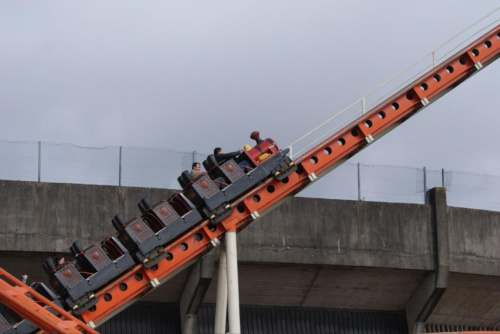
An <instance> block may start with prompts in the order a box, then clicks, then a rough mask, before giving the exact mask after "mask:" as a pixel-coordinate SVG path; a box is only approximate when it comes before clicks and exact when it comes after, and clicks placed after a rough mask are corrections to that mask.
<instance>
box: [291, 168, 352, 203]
mask: <svg viewBox="0 0 500 334" xmlns="http://www.w3.org/2000/svg"><path fill="white" fill-rule="evenodd" d="M357 184H358V167H357V165H356V164H353V163H348V162H346V163H344V164H342V165H340V166H338V167H337V168H335V169H334V170H332V171H331V172H330V173H328V174H327V175H325V176H323V177H322V178H321V179H319V180H317V181H315V182H314V183H312V184H311V185H310V186H309V187H307V188H306V189H304V190H302V191H301V192H299V193H298V194H297V196H298V197H310V198H330V199H346V200H353V201H355V200H357V199H358V189H357V187H356V185H357Z"/></svg>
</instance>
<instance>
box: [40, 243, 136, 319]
mask: <svg viewBox="0 0 500 334" xmlns="http://www.w3.org/2000/svg"><path fill="white" fill-rule="evenodd" d="M70 250H71V252H72V253H73V255H75V260H73V261H71V262H67V263H66V264H65V265H64V266H62V267H61V268H58V269H57V268H55V266H54V263H53V261H52V259H51V258H48V259H47V260H46V261H45V262H44V264H43V267H44V269H45V271H47V273H49V275H50V278H49V282H50V284H51V285H52V287H53V288H54V289H55V290H56V292H57V293H58V294H59V296H60V299H61V301H62V302H63V305H64V307H65V308H66V309H72V310H73V312H75V313H76V314H81V313H82V312H83V311H85V310H87V309H89V308H90V307H92V306H94V305H95V304H96V302H97V299H96V298H95V296H94V293H93V292H94V291H96V290H98V289H99V288H100V287H102V286H104V285H105V284H106V283H108V282H110V281H111V280H113V279H114V278H115V277H117V276H119V275H120V274H122V273H123V272H125V271H127V270H128V269H130V268H131V267H133V266H134V265H135V261H134V259H133V258H132V256H131V255H130V254H129V252H128V250H127V249H126V248H125V247H123V245H122V244H121V243H120V242H119V241H118V240H117V239H115V238H114V237H108V238H106V239H105V240H104V241H103V242H102V243H101V245H96V244H94V245H92V246H90V247H88V248H86V249H85V250H84V249H82V246H81V244H80V242H78V241H76V242H74V243H73V245H72V246H71V247H70Z"/></svg>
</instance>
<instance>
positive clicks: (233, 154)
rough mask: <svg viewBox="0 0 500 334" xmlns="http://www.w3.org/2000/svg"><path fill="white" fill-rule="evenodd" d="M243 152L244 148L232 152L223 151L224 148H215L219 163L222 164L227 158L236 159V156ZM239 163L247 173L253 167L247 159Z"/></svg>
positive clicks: (216, 158)
mask: <svg viewBox="0 0 500 334" xmlns="http://www.w3.org/2000/svg"><path fill="white" fill-rule="evenodd" d="M241 152H243V149H240V150H239V151H235V152H231V153H224V152H223V151H222V148H220V147H216V148H215V149H214V157H215V160H216V161H217V163H218V164H219V165H222V164H223V163H224V162H226V161H227V160H229V159H235V158H236V157H238V156H239V155H240V154H241ZM238 165H239V166H240V168H241V170H242V171H243V172H245V173H247V172H248V171H249V170H251V169H252V166H251V165H250V163H249V162H248V161H246V160H241V161H240V162H238Z"/></svg>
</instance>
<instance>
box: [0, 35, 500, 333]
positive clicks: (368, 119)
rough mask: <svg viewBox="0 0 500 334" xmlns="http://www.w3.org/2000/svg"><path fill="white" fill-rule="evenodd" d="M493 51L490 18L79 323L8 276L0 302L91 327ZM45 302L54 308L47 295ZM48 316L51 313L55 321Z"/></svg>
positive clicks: (125, 280) (111, 288) (496, 40)
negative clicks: (484, 28)
mask: <svg viewBox="0 0 500 334" xmlns="http://www.w3.org/2000/svg"><path fill="white" fill-rule="evenodd" d="M499 54H500V26H499V25H496V26H495V27H494V28H493V29H491V30H490V31H488V32H487V33H486V34H484V35H482V36H481V37H479V38H477V39H475V40H474V41H473V42H472V43H471V44H470V45H468V46H466V47H464V48H463V49H461V50H460V51H458V52H456V53H455V54H454V55H452V56H451V57H449V58H448V59H446V60H444V61H443V62H441V63H440V64H439V65H436V64H435V66H433V68H432V69H431V70H429V71H427V72H426V73H424V74H423V75H421V76H419V77H418V78H417V79H416V80H414V81H412V82H411V83H409V84H408V85H406V86H404V87H403V88H402V89H399V90H398V91H397V92H396V93H394V94H392V95H391V96H390V97H388V98H386V99H385V100H383V101H382V102H381V103H379V104H377V105H376V106H374V107H373V108H370V110H368V111H365V110H363V112H362V114H361V116H359V117H357V118H355V119H353V120H352V121H349V123H348V124H347V125H346V126H344V127H343V128H342V129H340V131H337V132H336V133H334V134H332V135H329V136H327V137H325V138H322V139H321V141H318V142H317V143H316V144H315V146H314V147H312V148H311V149H308V150H307V151H306V152H305V153H304V154H302V155H300V156H299V157H298V158H297V159H295V165H296V166H297V171H296V172H294V173H292V174H290V175H289V176H288V177H286V178H285V179H283V180H282V181H278V180H276V179H274V178H269V179H267V180H266V181H264V182H263V183H261V184H260V185H258V186H257V187H256V188H254V189H252V190H250V191H249V192H247V193H246V194H244V195H243V196H241V197H240V198H238V199H237V200H236V201H234V202H233V203H231V206H232V207H233V208H234V210H233V212H232V214H231V215H230V216H228V217H227V218H225V219H224V220H222V221H221V222H220V223H219V224H217V225H212V224H211V223H210V222H209V221H208V220H206V221H204V222H202V223H200V224H199V225H198V226H196V227H195V228H193V229H191V230H190V231H188V232H186V233H185V234H184V235H182V236H181V237H179V238H178V239H177V240H175V241H174V242H172V243H171V244H169V245H168V246H166V247H165V249H164V250H165V253H166V254H167V255H168V256H167V257H166V258H165V259H163V260H161V261H160V262H159V263H158V264H157V265H155V266H153V267H151V268H145V267H144V266H143V265H136V266H135V267H133V268H132V269H131V270H129V271H127V272H126V273H124V274H123V275H121V276H120V277H118V278H117V279H115V280H114V281H113V282H111V283H109V284H108V285H106V286H104V287H103V288H101V289H100V290H99V291H96V292H95V296H96V297H97V300H98V302H97V304H96V305H95V306H94V307H92V308H90V309H88V310H86V311H84V312H83V313H82V314H81V315H80V316H79V318H80V320H81V321H83V323H84V324H81V323H80V322H79V321H78V320H76V319H74V318H73V317H71V316H70V315H69V314H67V313H65V312H64V311H62V310H58V311H57V312H58V314H59V317H55V316H54V315H53V314H52V313H51V312H49V311H48V308H47V307H35V306H34V305H33V303H28V301H27V300H26V299H27V298H26V294H27V292H26V291H25V290H26V287H25V286H24V285H21V286H20V285H19V283H17V282H16V281H15V279H12V278H10V280H11V284H5V283H2V284H1V285H0V297H1V298H2V299H1V300H0V302H2V303H8V304H7V305H15V311H16V312H18V313H19V314H21V315H22V316H23V317H26V318H27V319H29V320H30V321H33V322H34V323H35V324H36V325H37V326H39V327H40V328H41V329H43V330H44V331H47V332H53V331H56V332H70V331H69V330H66V329H67V328H69V327H68V326H70V324H71V326H70V327H71V330H72V331H71V332H79V331H80V332H89V333H93V330H92V329H91V328H95V327H96V326H98V325H100V324H102V323H103V322H105V321H106V320H107V319H109V318H111V317H113V316H114V315H115V314H117V313H118V312H120V311H121V310H123V309H124V308H126V307H128V306H129V305H130V304H132V303H133V302H135V301H137V300H138V299H139V298H141V296H143V295H144V294H146V293H148V292H150V291H152V290H154V289H155V288H157V287H158V286H159V285H160V284H162V283H164V282H166V281H167V280H169V279H170V278H172V277H173V276H174V275H175V274H177V273H178V272H180V271H182V270H183V269H185V268H186V267H188V266H189V265H190V264H192V263H194V262H195V261H197V260H198V259H199V258H201V257H202V256H203V255H204V254H206V253H207V252H209V251H210V250H211V249H212V248H214V247H217V246H218V245H219V244H220V242H221V240H222V239H223V238H224V234H225V233H226V232H227V231H240V230H242V229H243V228H245V227H246V226H248V225H249V224H250V223H252V222H253V221H255V220H258V219H259V218H260V217H262V216H263V215H265V214H266V213H268V212H269V211H270V210H272V209H274V208H276V207H277V206H278V205H279V204H280V203H281V202H282V201H284V200H285V199H287V198H289V197H291V196H293V195H294V194H296V193H297V192H298V191H300V190H302V189H304V188H305V187H307V186H308V185H310V184H311V183H312V182H314V181H316V180H317V179H319V178H320V177H322V176H324V175H325V174H327V173H328V172H329V171H330V170H332V169H334V168H335V167H337V166H338V165H340V164H341V163H342V162H344V161H345V160H346V159H348V158H350V157H351V156H353V155H354V154H356V153H357V152H359V151H360V150H361V149H363V148H365V147H366V146H367V145H370V144H371V143H373V142H374V141H376V140H377V139H379V138H381V137H382V136H383V135H384V134H386V133H388V132H389V131H390V130H391V129H393V128H395V127H396V126H398V125H400V124H401V123H403V122H404V121H405V120H407V119H408V118H410V117H411V116H413V115H415V114H416V113H417V112H418V111H420V110H421V109H423V108H425V107H427V106H428V105H429V104H431V103H432V102H434V101H436V100H437V99H439V98H440V97H441V96H443V95H444V94H446V93H447V92H449V91H450V90H452V89H453V88H455V87H456V86H457V85H459V84H460V83H462V82H463V81H464V80H466V79H468V78H469V77H471V76H472V75H474V74H475V73H476V72H478V71H479V70H482V69H483V68H485V67H486V66H488V65H490V64H491V63H492V62H494V61H495V60H496V59H497V58H498V57H499ZM2 274H3V275H4V274H6V273H4V272H2ZM12 282H13V283H12ZM23 289H24V290H23ZM9 291H10V292H9ZM12 291H16V293H12ZM14 295H15V296H16V297H14ZM43 303H45V304H46V305H49V306H51V308H53V309H54V308H56V306H55V305H54V306H52V304H51V303H50V302H49V301H48V300H44V301H43ZM53 318H56V319H59V320H55V319H53ZM48 319H51V321H55V323H56V325H55V326H54V324H53V323H50V321H49V320H48ZM68 319H71V320H68ZM77 324H78V325H77ZM63 326H65V327H63ZM62 328H65V329H62Z"/></svg>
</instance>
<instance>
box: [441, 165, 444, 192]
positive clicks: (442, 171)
mask: <svg viewBox="0 0 500 334" xmlns="http://www.w3.org/2000/svg"><path fill="white" fill-rule="evenodd" d="M441 186H442V187H443V188H444V168H443V169H441Z"/></svg>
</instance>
